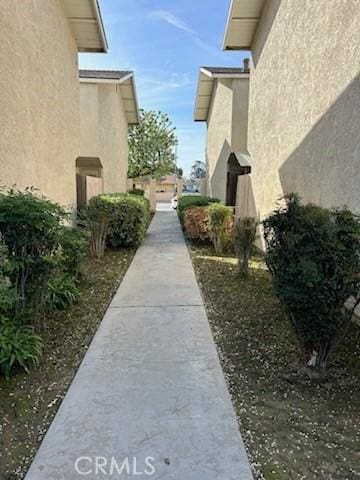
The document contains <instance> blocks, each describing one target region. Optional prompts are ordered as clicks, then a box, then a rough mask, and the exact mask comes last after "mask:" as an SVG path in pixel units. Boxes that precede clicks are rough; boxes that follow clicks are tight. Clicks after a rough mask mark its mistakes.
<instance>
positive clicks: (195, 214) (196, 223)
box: [184, 207, 211, 243]
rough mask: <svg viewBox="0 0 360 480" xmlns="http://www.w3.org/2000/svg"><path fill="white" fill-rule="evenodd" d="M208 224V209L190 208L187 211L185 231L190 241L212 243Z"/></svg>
mask: <svg viewBox="0 0 360 480" xmlns="http://www.w3.org/2000/svg"><path fill="white" fill-rule="evenodd" d="M208 224H209V215H208V207H188V208H187V209H186V210H185V220H184V230H185V233H186V236H187V237H188V238H189V239H190V240H192V241H197V242H207V243H211V235H210V232H209V225H208Z"/></svg>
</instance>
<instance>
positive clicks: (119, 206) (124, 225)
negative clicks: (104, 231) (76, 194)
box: [106, 193, 150, 248]
mask: <svg viewBox="0 0 360 480" xmlns="http://www.w3.org/2000/svg"><path fill="white" fill-rule="evenodd" d="M106 199H107V201H108V202H109V204H110V205H111V222H110V231H109V234H108V238H107V240H108V242H109V244H110V245H111V246H112V247H114V248H119V247H132V246H135V245H138V244H139V243H140V242H141V241H142V239H143V238H144V236H145V233H146V229H147V226H148V223H149V217H150V205H149V201H148V200H147V199H146V198H143V197H141V196H135V195H131V194H130V195H129V194H126V193H119V194H111V195H106Z"/></svg>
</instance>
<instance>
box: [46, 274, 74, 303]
mask: <svg viewBox="0 0 360 480" xmlns="http://www.w3.org/2000/svg"><path fill="white" fill-rule="evenodd" d="M79 298H80V290H79V288H78V286H77V285H76V282H75V280H74V278H72V277H69V276H67V275H62V276H55V277H54V278H52V279H51V280H49V282H48V285H47V294H46V305H47V308H48V310H50V311H57V310H65V309H66V308H68V307H70V306H71V305H73V304H74V303H76V302H77V301H78V300H79Z"/></svg>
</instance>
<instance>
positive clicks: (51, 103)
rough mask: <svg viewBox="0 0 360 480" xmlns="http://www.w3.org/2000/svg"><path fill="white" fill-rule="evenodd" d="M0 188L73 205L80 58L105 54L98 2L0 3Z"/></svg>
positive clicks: (43, 0) (30, 0) (36, 0)
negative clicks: (9, 187) (23, 190)
mask: <svg viewBox="0 0 360 480" xmlns="http://www.w3.org/2000/svg"><path fill="white" fill-rule="evenodd" d="M0 9H1V15H0V64H1V75H0V111H1V115H0V131H1V138H0V162H1V170H0V181H1V184H3V185H14V184H16V185H18V186H19V187H27V186H34V187H37V188H38V189H39V190H40V191H41V193H43V194H45V195H46V196H48V197H49V198H51V199H53V200H56V201H58V202H60V203H62V204H64V205H71V206H73V205H74V204H75V197H76V187H75V184H76V182H75V161H76V158H77V157H78V155H79V148H80V136H79V134H78V132H79V125H80V107H79V106H80V99H79V80H78V52H80V51H81V52H86V51H89V52H105V51H106V50H107V44H106V39H105V34H104V29H103V25H102V21H101V17H100V11H99V7H98V4H97V2H96V0H82V1H80V2H74V1H72V0H51V1H48V0H27V1H26V2H20V1H8V0H0Z"/></svg>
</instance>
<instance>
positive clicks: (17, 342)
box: [0, 317, 42, 377]
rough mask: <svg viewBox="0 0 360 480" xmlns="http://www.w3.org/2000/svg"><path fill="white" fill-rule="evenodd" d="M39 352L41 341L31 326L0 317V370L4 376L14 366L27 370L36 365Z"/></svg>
mask: <svg viewBox="0 0 360 480" xmlns="http://www.w3.org/2000/svg"><path fill="white" fill-rule="evenodd" d="M41 353H42V341H41V338H40V337H38V336H37V335H35V334H34V329H33V327H30V326H25V325H17V324H16V323H15V322H13V321H11V320H9V319H7V318H5V317H1V318H0V370H1V372H2V373H3V374H4V375H5V376H6V377H9V375H10V373H11V371H12V370H13V369H14V368H16V367H21V368H23V369H24V370H25V371H26V372H28V371H29V369H30V368H31V367H33V366H36V365H38V363H39V359H40V357H41Z"/></svg>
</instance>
